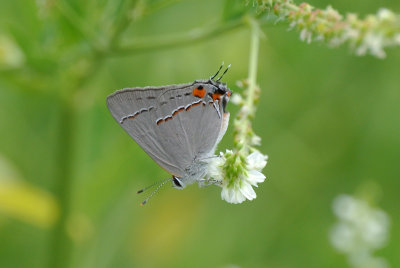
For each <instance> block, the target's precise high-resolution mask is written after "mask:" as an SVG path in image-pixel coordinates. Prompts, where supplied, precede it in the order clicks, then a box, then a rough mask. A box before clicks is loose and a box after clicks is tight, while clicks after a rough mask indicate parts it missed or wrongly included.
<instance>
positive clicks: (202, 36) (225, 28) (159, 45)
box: [110, 20, 245, 56]
mask: <svg viewBox="0 0 400 268" xmlns="http://www.w3.org/2000/svg"><path fill="white" fill-rule="evenodd" d="M244 25H245V22H244V21H243V20H235V21H231V22H228V23H226V24H224V25H222V26H218V27H214V28H201V29H195V30H192V31H190V32H188V33H185V34H183V35H178V36H168V37H158V38H148V39H147V40H146V39H145V40H141V41H136V42H134V43H132V44H129V45H121V46H120V47H116V48H115V49H114V50H113V51H111V52H110V53H111V55H117V56H118V55H125V54H133V53H140V52H146V51H154V50H159V49H167V48H171V47H174V48H175V47H181V46H187V45H190V44H193V43H196V42H202V41H208V40H210V38H214V37H217V36H220V34H222V33H227V32H229V31H232V30H234V29H238V28H240V27H242V26H244Z"/></svg>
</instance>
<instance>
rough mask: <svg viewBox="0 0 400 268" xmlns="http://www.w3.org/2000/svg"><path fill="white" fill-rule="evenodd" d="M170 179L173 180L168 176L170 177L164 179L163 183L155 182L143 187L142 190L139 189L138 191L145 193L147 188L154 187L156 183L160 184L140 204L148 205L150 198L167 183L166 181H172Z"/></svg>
mask: <svg viewBox="0 0 400 268" xmlns="http://www.w3.org/2000/svg"><path fill="white" fill-rule="evenodd" d="M170 180H171V178H168V179H165V180H162V181H161V183H160V182H156V183H153V184H152V185H150V186H147V187H146V188H143V189H142V190H139V191H138V192H137V193H138V194H140V193H143V191H145V190H147V189H149V188H152V187H153V186H154V185H156V184H159V185H158V187H157V188H156V189H155V190H154V191H153V192H152V193H151V194H150V195H149V196H148V197H147V198H146V199H145V200H144V201H142V202H141V203H140V205H141V206H144V205H146V203H147V201H149V199H150V198H151V197H152V196H153V195H154V194H155V193H156V192H157V191H158V190H159V189H160V188H161V187H162V186H163V185H164V184H166V183H167V182H168V181H170Z"/></svg>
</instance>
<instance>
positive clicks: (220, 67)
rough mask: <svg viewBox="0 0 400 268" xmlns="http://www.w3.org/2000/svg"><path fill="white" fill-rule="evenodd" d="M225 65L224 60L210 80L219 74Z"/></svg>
mask: <svg viewBox="0 0 400 268" xmlns="http://www.w3.org/2000/svg"><path fill="white" fill-rule="evenodd" d="M223 66H224V62H222V64H221V66H219V69H218V71H217V72H216V73H215V74H214V75H213V76H211V77H210V80H213V79H214V78H215V77H216V76H217V75H218V74H219V72H220V71H221V69H222V67H223Z"/></svg>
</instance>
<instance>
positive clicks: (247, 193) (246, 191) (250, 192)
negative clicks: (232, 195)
mask: <svg viewBox="0 0 400 268" xmlns="http://www.w3.org/2000/svg"><path fill="white" fill-rule="evenodd" d="M242 183H243V184H242V187H241V188H240V192H241V193H242V194H243V196H244V197H246V198H247V199H249V200H253V199H254V198H256V197H257V195H256V192H254V189H253V187H251V185H250V184H249V183H247V182H245V181H243V182H242ZM243 201H244V200H243Z"/></svg>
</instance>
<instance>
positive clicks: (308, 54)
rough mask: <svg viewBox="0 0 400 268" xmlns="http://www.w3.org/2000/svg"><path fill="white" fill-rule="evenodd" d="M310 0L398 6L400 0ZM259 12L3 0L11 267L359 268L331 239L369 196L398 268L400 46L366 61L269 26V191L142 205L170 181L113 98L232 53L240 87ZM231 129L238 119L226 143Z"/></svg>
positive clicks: (0, 79)
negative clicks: (152, 187) (351, 201)
mask: <svg viewBox="0 0 400 268" xmlns="http://www.w3.org/2000/svg"><path fill="white" fill-rule="evenodd" d="M250 2H251V1H250ZM309 3H310V4H312V5H315V6H317V7H320V8H324V7H325V6H327V5H329V4H332V5H333V6H334V8H336V9H338V10H339V11H340V12H341V13H345V12H358V13H359V14H360V15H366V14H369V13H375V12H376V10H378V8H380V7H382V6H385V7H387V8H390V9H392V10H393V11H395V12H397V13H399V12H400V3H397V2H395V1H388V0H382V1H372V0H354V1H351V2H349V1H347V0H337V1H333V2H332V1H327V0H324V1H322V0H321V1H317V0H314V1H310V2H309ZM252 10H253V7H252V5H251V3H250V5H249V6H247V7H246V6H244V5H243V2H242V1H215V0H205V1H195V0H187V1H183V0H182V1H177V0H175V1H174V0H157V1H141V0H138V1H130V0H113V1H106V0H88V1H79V0H70V1H68V0H59V1H52V0H36V1H28V0H13V1H8V0H3V1H1V2H0V241H1V242H0V267H2V268H3V267H7V268H8V267H96V268H102V267H104V268H105V267H121V268H123V267H283V268H285V267H348V264H347V262H346V257H345V256H344V255H342V254H340V253H338V252H336V251H335V250H334V248H333V247H332V246H331V244H330V241H329V231H330V230H331V228H332V225H333V224H334V223H335V222H336V219H335V216H334V215H333V212H332V200H333V199H334V198H335V197H336V196H337V195H339V194H341V193H348V194H354V193H356V194H357V193H360V192H362V193H363V195H364V196H367V199H369V200H370V201H371V202H372V203H374V204H376V205H378V206H379V207H381V208H382V209H383V210H385V211H386V212H387V213H388V215H389V216H390V218H391V229H390V238H389V241H388V244H387V246H386V247H384V248H383V249H382V250H380V251H379V252H377V255H379V256H381V257H383V258H385V259H386V260H387V261H388V262H389V263H390V264H391V267H400V254H399V252H400V227H399V225H398V223H399V221H400V210H399V202H400V195H399V190H400V182H399V174H400V165H399V160H400V124H399V123H400V121H399V119H400V118H399V115H400V105H399V103H400V72H399V63H400V49H390V50H388V51H387V54H388V55H387V58H386V59H385V60H379V59H376V58H373V57H371V56H365V57H356V56H354V55H353V54H352V53H351V52H350V51H349V49H348V48H346V47H342V48H339V49H329V48H327V47H326V46H325V45H323V44H318V43H312V44H310V45H308V44H306V43H303V42H301V41H300V40H299V34H298V33H297V32H296V31H288V30H287V28H288V24H287V23H285V22H280V23H278V24H274V22H273V20H270V21H269V20H268V19H265V18H261V19H260V20H261V21H262V23H263V27H262V29H263V31H264V33H265V35H266V38H265V39H263V40H262V41H261V47H260V53H259V69H258V82H259V85H260V87H261V89H262V94H261V100H260V103H259V106H258V111H257V117H256V118H255V121H254V125H253V127H254V129H255V131H256V133H257V134H258V135H259V136H261V138H262V145H261V146H260V151H261V152H263V153H265V154H268V155H269V162H268V165H267V166H266V168H265V169H264V174H265V175H266V176H267V181H266V182H265V183H263V184H261V185H260V187H259V188H257V189H256V192H257V195H258V196H257V199H255V200H253V201H247V202H245V203H243V204H240V205H232V204H228V203H226V202H224V201H222V200H221V198H220V188H218V187H208V188H204V189H199V188H198V187H197V186H195V185H194V186H191V187H188V188H187V189H185V190H184V191H178V190H175V189H169V188H168V187H166V188H165V189H163V190H161V191H160V192H159V193H158V194H157V195H156V196H155V197H154V198H153V199H152V200H151V201H150V203H149V204H148V205H146V206H145V207H140V206H139V203H140V202H141V201H143V199H144V198H145V196H140V195H136V191H137V190H138V189H140V188H142V187H144V186H147V185H149V184H151V183H152V182H155V181H156V180H159V179H163V178H166V177H167V176H168V174H167V173H166V172H165V171H163V170H162V169H161V168H159V167H158V166H157V165H156V164H155V163H154V162H153V161H152V160H151V159H150V157H148V156H147V155H146V154H145V153H144V152H143V151H142V150H141V149H140V148H139V146H138V145H137V144H136V143H135V142H134V141H133V140H131V138H130V137H129V136H128V135H127V134H126V133H125V132H124V131H123V130H122V128H121V127H119V126H118V125H117V124H116V122H114V120H113V118H112V117H111V115H110V113H109V112H108V110H107V107H106V105H105V99H106V97H107V95H109V94H110V93H112V92H113V91H114V90H117V89H120V88H124V87H133V86H146V85H166V84H176V83H186V82H191V81H193V80H195V79H203V78H207V77H209V76H210V75H211V74H213V73H214V72H215V71H216V69H217V68H218V67H219V65H220V63H221V62H222V61H225V62H226V63H230V64H232V68H231V69H230V71H229V72H228V74H227V75H226V76H225V77H224V80H225V81H226V82H227V83H228V86H230V88H231V89H232V90H233V91H234V92H235V91H236V92H238V91H240V89H239V88H238V87H237V86H235V82H236V81H237V80H240V79H243V78H246V77H247V72H248V61H249V59H248V55H249V43H250V30H249V28H248V27H247V26H246V25H242V24H243V23H242V19H241V18H242V17H243V16H246V14H247V13H252ZM264 17H265V16H264ZM203 35H204V37H202V36H203ZM197 36H200V37H201V38H197ZM228 107H229V108H228V109H229V110H230V111H231V115H232V116H233V115H234V114H235V112H236V111H237V107H235V106H234V105H233V104H232V103H231V104H229V106H228ZM232 140H233V137H232V126H231V127H230V128H229V129H228V132H227V134H226V136H225V138H224V139H223V141H222V142H221V144H220V145H219V148H218V150H225V149H226V148H231V147H232V144H233V142H232Z"/></svg>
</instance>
